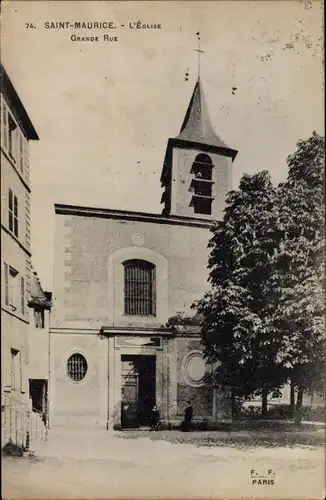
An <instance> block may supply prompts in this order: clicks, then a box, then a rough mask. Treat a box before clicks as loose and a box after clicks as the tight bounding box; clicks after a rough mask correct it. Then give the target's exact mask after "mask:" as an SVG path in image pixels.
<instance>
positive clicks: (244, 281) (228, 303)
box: [194, 171, 284, 418]
mask: <svg viewBox="0 0 326 500" xmlns="http://www.w3.org/2000/svg"><path fill="white" fill-rule="evenodd" d="M278 216H279V214H278V210H277V204H276V191H275V189H274V187H273V185H272V183H271V180H270V177H269V175H268V173H267V172H266V171H263V172H260V173H258V174H255V175H253V176H249V175H244V176H243V177H242V179H241V181H240V185H239V190H237V191H231V192H230V193H229V195H228V197H227V206H226V210H225V216H224V219H223V221H222V222H220V223H215V224H214V226H213V228H212V233H213V236H212V238H211V240H210V243H209V247H210V248H211V253H210V257H209V262H208V267H209V269H210V274H209V280H210V282H211V285H212V290H211V291H210V292H209V293H207V294H206V295H205V296H204V297H203V299H202V300H200V301H199V302H197V303H196V304H195V305H194V306H195V307H196V308H197V311H198V312H199V313H200V314H202V315H203V316H204V318H205V320H204V322H203V343H204V345H205V350H206V355H207V357H209V358H210V359H216V360H218V361H220V362H221V364H220V366H219V369H218V371H217V373H216V377H217V380H218V384H219V386H220V387H221V388H224V389H225V388H227V387H231V405H232V409H233V411H232V414H233V417H234V418H235V415H236V406H237V403H238V400H239V399H241V398H248V397H250V396H251V395H253V394H259V393H260V394H262V399H263V405H262V410H263V412H266V410H267V396H268V393H269V392H272V391H274V390H275V389H277V388H278V387H280V386H281V385H282V384H283V383H284V376H283V366H282V364H281V363H278V361H277V352H278V343H279V339H278V338H277V336H275V334H274V332H273V331H272V329H271V328H270V327H269V322H267V321H266V317H267V315H268V311H269V309H270V303H269V299H270V297H269V290H268V288H267V286H266V284H267V283H269V279H270V275H271V272H272V265H271V263H272V260H273V255H274V253H275V249H276V247H277V244H278V238H279V234H278V228H277V224H276V222H277V220H278Z"/></svg>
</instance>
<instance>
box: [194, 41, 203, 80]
mask: <svg viewBox="0 0 326 500" xmlns="http://www.w3.org/2000/svg"><path fill="white" fill-rule="evenodd" d="M196 35H197V40H198V45H197V49H195V52H197V54H198V56H197V57H198V59H197V61H198V78H199V77H200V56H201V54H204V51H203V50H201V48H200V32H199V31H198V32H197V33H196Z"/></svg>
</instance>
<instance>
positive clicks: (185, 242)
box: [49, 78, 237, 429]
mask: <svg viewBox="0 0 326 500" xmlns="http://www.w3.org/2000/svg"><path fill="white" fill-rule="evenodd" d="M236 155H237V151H236V150H234V149H232V148H230V147H229V146H227V145H226V144H225V143H224V142H223V141H222V140H221V139H220V138H219V137H218V135H217V134H216V133H215V131H214V129H213V127H212V124H211V121H210V117H209V113H208V107H207V104H206V101H205V97H204V94H203V88H202V83H201V80H200V78H198V80H197V83H196V85H195V88H194V91H193V94H192V97H191V100H190V103H189V106H188V109H187V112H186V115H185V118H184V121H183V124H182V127H181V131H180V133H179V135H178V136H177V137H174V138H170V139H169V140H168V142H167V147H166V154H165V159H164V163H163V168H162V174H161V184H162V188H163V194H162V199H161V203H162V205H163V209H162V213H161V214H152V213H143V212H132V211H123V210H112V209H107V208H103V209H99V208H91V207H86V206H72V205H62V204H60V205H59V204H57V205H55V217H56V234H55V265H54V270H55V276H54V289H53V302H52V304H53V305H52V313H51V328H50V337H51V339H50V342H51V367H50V380H49V402H50V425H51V424H52V425H55V424H58V425H72V426H79V425H81V426H96V425H98V426H101V427H102V428H104V429H105V428H107V429H110V428H115V429H120V428H124V427H138V426H146V425H148V415H149V411H150V409H151V407H152V406H153V405H154V404H156V405H157V406H158V409H159V412H160V416H161V421H162V422H164V423H166V424H172V425H173V424H177V423H178V422H181V421H182V419H183V415H184V409H185V407H186V404H187V401H191V404H192V407H193V414H194V420H195V421H199V422H202V421H208V422H212V421H216V420H218V419H221V418H225V417H227V416H228V414H229V408H228V401H227V400H226V398H224V397H222V395H221V394H219V393H218V392H217V391H216V390H215V389H214V388H213V387H211V386H210V385H209V384H208V383H206V377H205V374H206V373H208V372H209V371H210V369H211V367H210V366H209V365H208V364H206V363H205V360H204V357H203V347H202V345H201V342H200V330H199V327H198V326H191V325H186V326H181V325H177V326H173V325H171V323H172V322H171V321H170V322H169V321H168V320H169V318H173V317H176V316H180V315H181V316H182V315H184V316H193V315H194V312H193V311H192V310H191V309H190V307H191V304H192V303H193V301H194V300H197V299H200V298H201V297H202V296H203V294H204V293H205V291H207V290H208V287H209V284H208V282H207V277H208V270H207V261H208V255H209V250H208V248H207V244H208V241H209V238H210V227H211V224H212V221H213V220H220V219H222V217H223V209H224V204H225V197H226V194H227V192H228V191H229V190H230V189H231V170H232V163H233V160H234V159H235V157H236Z"/></svg>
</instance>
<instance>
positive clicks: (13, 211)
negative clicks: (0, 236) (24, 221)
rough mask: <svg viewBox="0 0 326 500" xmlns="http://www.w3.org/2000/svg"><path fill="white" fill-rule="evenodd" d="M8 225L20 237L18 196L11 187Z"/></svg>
mask: <svg viewBox="0 0 326 500" xmlns="http://www.w3.org/2000/svg"><path fill="white" fill-rule="evenodd" d="M8 225H9V231H10V232H12V233H13V234H14V235H15V236H16V237H17V238H18V198H17V196H16V195H14V194H13V192H12V190H11V189H9V195H8Z"/></svg>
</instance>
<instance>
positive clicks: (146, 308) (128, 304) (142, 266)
mask: <svg viewBox="0 0 326 500" xmlns="http://www.w3.org/2000/svg"><path fill="white" fill-rule="evenodd" d="M123 265H124V303H125V310H124V312H125V314H132V315H139V316H155V314H156V293H155V292H156V276H155V266H154V264H152V263H151V262H147V261H145V260H139V259H134V260H128V261H126V262H124V263H123Z"/></svg>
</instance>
